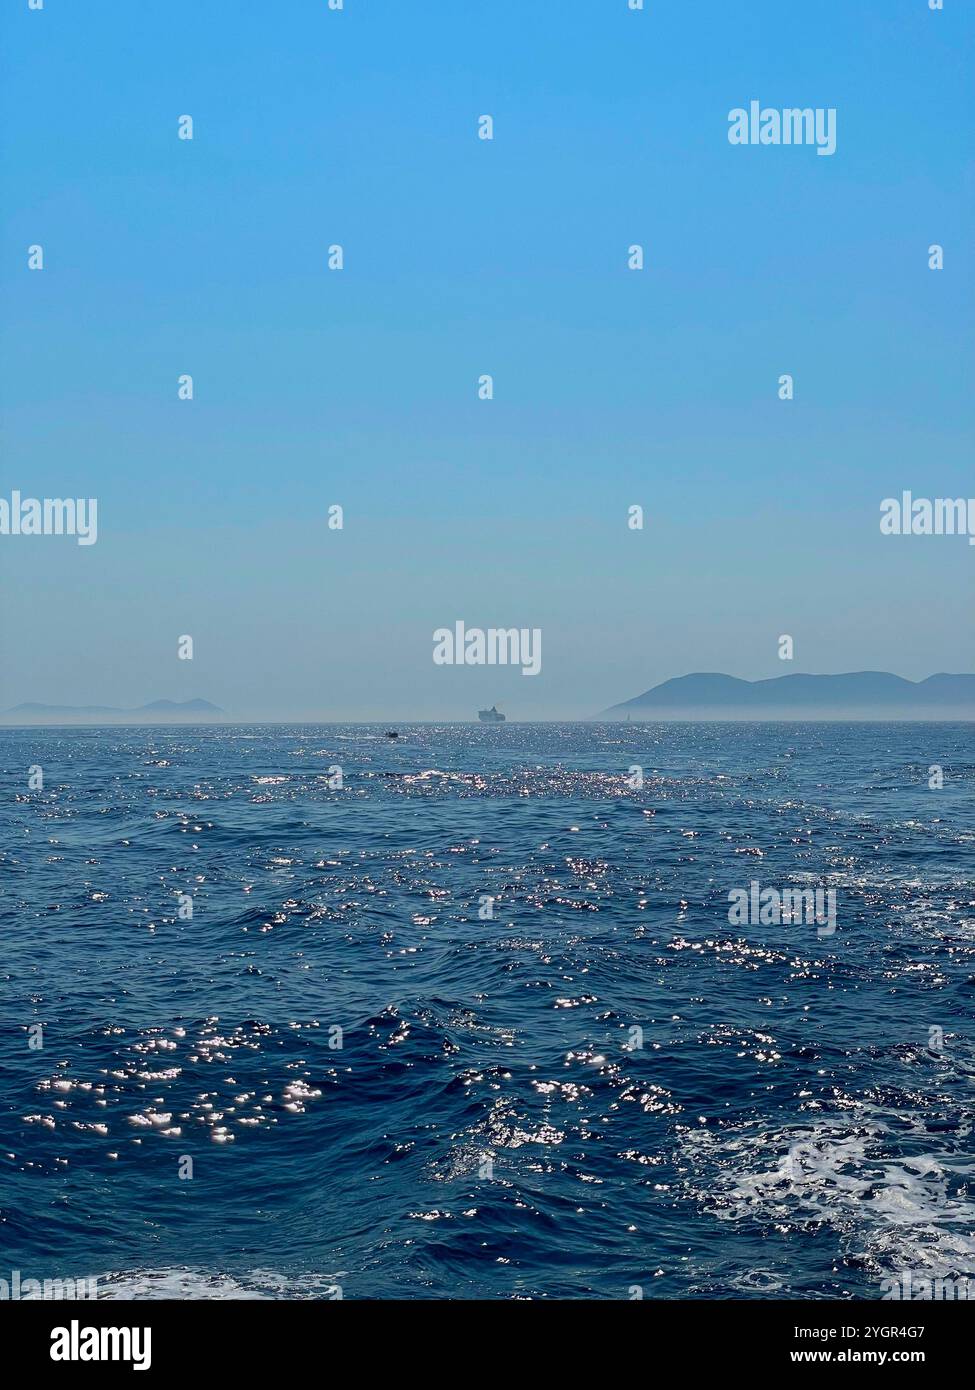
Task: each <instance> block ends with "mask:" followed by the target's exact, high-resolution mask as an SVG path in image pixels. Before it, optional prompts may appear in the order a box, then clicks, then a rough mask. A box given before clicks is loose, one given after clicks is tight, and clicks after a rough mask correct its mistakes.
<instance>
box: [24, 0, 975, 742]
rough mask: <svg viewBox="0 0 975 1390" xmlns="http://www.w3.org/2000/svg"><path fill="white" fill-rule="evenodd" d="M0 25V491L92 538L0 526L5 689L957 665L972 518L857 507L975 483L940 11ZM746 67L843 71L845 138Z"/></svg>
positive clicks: (569, 695) (392, 0)
mask: <svg viewBox="0 0 975 1390" xmlns="http://www.w3.org/2000/svg"><path fill="white" fill-rule="evenodd" d="M0 36H2V49H3V58H2V66H3V72H2V78H3V81H2V98H0V101H2V106H0V114H2V123H3V131H4V134H3V149H2V171H0V172H2V187H3V193H4V198H3V202H4V207H5V209H6V212H5V217H4V225H3V240H2V255H0V274H2V285H0V288H2V293H3V301H4V305H5V311H4V320H5V322H4V328H3V337H2V362H0V401H2V423H3V437H2V438H3V453H2V459H3V463H2V480H0V495H5V496H9V494H10V492H11V490H12V489H14V488H19V489H20V490H21V492H22V493H24V494H25V495H28V494H29V495H34V496H64V495H77V496H86V497H87V496H96V497H97V498H98V506H99V539H98V543H97V544H96V545H94V546H89V547H79V546H77V545H76V544H75V543H74V541H72V540H67V539H56V538H31V539H27V538H12V537H0V581H2V588H0V622H2V625H3V639H4V640H3V645H4V648H5V651H6V654H7V660H5V661H4V663H3V665H2V671H0V708H6V707H7V706H9V705H11V704H14V703H16V702H19V701H21V700H40V701H45V702H49V703H110V704H121V705H135V704H140V703H142V702H143V701H146V700H150V699H154V698H158V697H168V698H174V699H183V698H189V697H190V696H194V695H199V696H203V697H206V698H209V699H211V700H214V701H215V702H217V703H218V704H220V705H222V706H224V707H225V708H226V709H227V710H228V711H230V712H231V713H233V714H235V715H238V716H240V717H249V716H256V717H273V718H289V717H323V718H356V717H359V718H370V717H376V718H383V717H387V716H388V717H402V718H408V717H411V716H412V717H417V718H439V717H456V718H467V717H470V715H471V714H472V712H473V711H474V710H475V709H476V708H477V707H478V706H479V705H481V704H483V703H485V702H486V703H489V704H490V703H491V702H493V701H495V700H497V701H499V702H500V703H501V704H502V705H503V706H504V707H505V708H506V709H507V711H508V713H509V717H512V718H532V717H545V716H550V715H554V716H573V715H587V714H590V713H592V712H594V711H596V710H598V709H601V708H603V707H604V706H606V705H608V704H610V703H613V702H615V701H617V700H622V699H626V698H628V697H630V696H632V695H635V694H637V693H638V692H639V691H641V690H643V689H645V688H647V687H648V686H650V685H653V684H655V683H657V682H658V681H661V680H664V679H666V678H668V677H670V676H674V675H679V674H683V673H685V672H687V671H692V670H723V671H727V672H730V673H731V674H734V675H739V676H745V677H749V678H757V677H763V676H771V675H780V674H787V673H788V672H789V671H794V670H810V671H840V670H851V669H852V670H856V669H864V668H880V669H889V670H892V671H896V672H898V673H899V674H902V675H906V676H909V677H912V678H918V677H923V676H925V675H928V674H930V673H931V672H933V671H937V670H956V671H958V670H972V669H975V659H973V651H972V628H973V624H972V611H973V607H972V605H973V599H975V583H973V574H975V549H973V548H972V547H970V546H969V545H967V544H966V543H965V541H964V540H962V539H955V538H925V537H919V538H891V537H882V536H881V535H880V532H879V524H878V523H879V504H880V501H881V499H882V498H884V497H886V496H889V495H891V494H896V493H899V492H900V490H901V489H902V488H911V489H912V490H913V491H914V492H915V493H916V494H917V495H925V496H930V497H934V496H961V495H966V496H967V495H973V496H975V468H973V466H972V443H973V435H975V428H973V425H975V421H973V404H972V393H971V380H972V344H971V323H972V316H973V308H975V305H973V292H972V288H973V286H972V266H971V256H972V239H973V238H972V231H973V193H972V181H971V172H970V169H971V164H970V161H971V150H972V133H973V129H975V110H973V97H972V91H971V82H970V73H971V66H972V59H973V54H975V42H973V40H975V17H973V10H972V7H971V5H969V4H967V3H963V0H945V9H944V11H942V12H931V11H930V10H929V9H928V6H927V0H871V3H868V2H867V0H858V3H855V4H851V3H849V0H817V3H815V4H812V3H807V4H798V3H785V0H778V2H777V3H772V2H771V0H748V3H741V4H734V3H729V0H701V3H692V2H691V0H646V8H645V10H644V11H643V12H631V11H630V10H629V9H628V8H627V5H626V0H491V3H490V4H475V3H460V0H413V2H412V3H409V2H408V0H346V4H345V9H344V10H343V11H342V12H340V13H336V12H332V11H329V10H328V8H327V6H326V3H325V0H288V3H283V2H282V3H269V2H268V3H265V2H264V0H195V2H194V3H193V4H173V3H170V0H139V3H138V4H134V3H132V2H131V0H91V3H86V4H84V5H81V4H78V3H77V0H45V7H44V9H43V11H39V12H34V11H30V10H28V8H27V0H22V3H21V2H20V0H4V6H3V11H2V17H0ZM753 98H755V99H758V100H760V101H761V102H762V103H763V105H767V106H775V107H780V108H781V107H783V106H812V107H819V106H823V107H830V106H832V107H835V108H836V109H837V150H836V153H835V154H834V155H833V156H832V157H827V158H823V157H819V156H817V154H816V152H815V149H810V148H803V147H799V148H796V147H792V148H785V147H780V148H776V147H767V148H763V147H759V148H750V147H748V148H739V147H736V146H732V145H730V144H729V143H728V139H727V131H728V112H729V111H730V110H731V109H732V108H734V107H738V106H747V105H748V102H749V101H750V100H751V99H753ZM484 113H489V114H491V115H492V116H493V118H494V122H495V138H494V140H493V141H492V142H486V141H481V140H478V139H477V138H476V122H477V118H478V116H480V115H482V114H484ZM184 114H189V115H191V116H192V117H193V120H194V127H195V129H194V139H193V141H192V142H188V141H181V140H179V139H177V121H178V118H179V117H180V116H181V115H184ZM334 242H338V243H341V244H342V245H343V246H344V248H345V258H346V265H345V269H344V270H343V271H341V272H329V271H328V270H327V268H326V256H327V248H328V246H329V245H330V244H331V243H334ZM632 242H640V243H642V244H643V245H644V247H645V253H646V269H645V270H644V271H643V272H642V273H639V272H631V271H628V270H627V268H626V250H627V247H628V246H629V245H630V244H631V243H632ZM933 242H939V243H942V244H943V245H944V247H945V257H946V265H945V269H944V271H943V272H940V273H939V272H932V271H930V270H929V269H928V267H927V248H928V246H929V244H931V243H933ZM34 243H40V244H42V245H43V246H44V254H45V269H44V270H43V272H41V273H38V272H30V271H28V269H27V247H28V246H29V245H31V244H34ZM184 372H188V373H192V375H193V378H194V385H195V399H194V400H193V401H192V402H191V403H190V402H181V401H179V400H177V394H176V391H177V378H178V376H179V375H180V374H181V373H184ZM485 372H487V373H491V374H493V376H494V380H495V399H494V400H493V401H490V402H483V401H479V400H478V399H477V396H476V381H477V378H478V376H479V375H480V374H481V373H485ZM785 372H788V373H791V374H793V375H794V378H795V391H796V398H795V400H794V401H792V402H783V401H780V400H779V399H778V396H777V382H778V377H779V375H780V374H781V373H785ZM331 503H340V504H342V505H343V506H344V508H345V529H344V531H342V532H334V531H330V530H328V528H327V526H326V515H327V508H328V506H329V504H331ZM632 503H639V504H641V505H642V506H643V507H644V508H645V510H646V527H645V529H644V531H643V532H642V533H640V532H632V531H630V530H628V529H627V526H626V512H627V507H628V506H629V505H630V504H632ZM458 618H461V619H464V620H465V621H466V622H467V623H468V625H477V626H482V627H488V626H505V627H508V626H531V627H540V628H541V629H542V633H543V639H542V648H543V660H542V674H541V675H540V676H538V677H535V678H526V677H523V676H521V675H520V674H519V673H518V672H517V671H511V670H506V669H497V668H493V669H490V670H488V669H481V668H476V667H475V668H467V669H453V668H444V667H438V666H434V664H433V662H432V660H431V651H432V633H433V630H434V628H436V627H439V626H442V625H450V624H452V623H453V622H454V621H455V620H456V619H458ZM182 633H189V634H191V635H192V636H193V637H194V640H195V658H194V660H193V661H192V662H181V661H178V660H177V656H176V643H177V637H178V636H179V635H180V634H182ZM781 633H789V634H791V635H792V636H793V637H794V639H795V644H796V660H795V662H794V663H792V664H791V665H789V664H787V663H784V662H780V661H779V660H778V657H777V639H778V636H779V634H781Z"/></svg>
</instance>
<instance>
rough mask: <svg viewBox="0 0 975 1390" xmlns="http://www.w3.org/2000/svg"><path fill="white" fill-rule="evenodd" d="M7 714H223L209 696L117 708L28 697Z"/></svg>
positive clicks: (127, 718)
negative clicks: (42, 701) (43, 701)
mask: <svg viewBox="0 0 975 1390" xmlns="http://www.w3.org/2000/svg"><path fill="white" fill-rule="evenodd" d="M5 714H7V715H10V716H12V717H13V718H15V719H36V720H40V721H46V720H51V719H99V720H100V719H105V720H107V721H108V722H109V723H116V722H120V723H121V722H124V723H139V722H143V723H146V724H156V723H164V722H166V721H167V720H170V719H185V718H186V717H187V716H188V715H204V716H207V715H211V714H223V710H222V709H221V708H220V706H219V705H212V704H211V703H210V701H209V700H184V701H182V703H180V702H179V701H176V700H153V701H152V703H151V704H148V705H140V706H139V707H138V709H116V708H115V707H114V706H112V705H41V704H38V703H36V702H34V701H28V702H27V703H25V704H22V705H14V707H13V709H8V710H6V711H5Z"/></svg>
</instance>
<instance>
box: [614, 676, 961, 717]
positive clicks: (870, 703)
mask: <svg viewBox="0 0 975 1390" xmlns="http://www.w3.org/2000/svg"><path fill="white" fill-rule="evenodd" d="M596 718H597V719H606V720H620V719H622V720H625V719H627V718H629V719H634V718H637V719H719V720H725V719H727V720H740V719H791V720H796V719H840V720H842V719H878V720H883V719H897V720H915V719H936V720H967V719H975V675H953V674H949V673H947V672H939V673H938V674H936V675H933V676H928V677H927V678H926V679H925V680H921V681H910V680H906V679H905V678H904V677H903V676H895V675H893V674H892V673H891V672H890V671H847V672H843V673H841V674H838V675H833V676H814V675H809V674H807V673H799V672H797V673H796V674H794V675H788V676H773V677H770V678H768V679H766V680H758V681H748V680H742V679H740V678H739V677H737V676H726V675H724V674H723V673H722V672H719V671H696V672H694V673H693V674H691V675H687V676H676V677H675V678H674V679H672V680H667V681H664V682H663V683H662V684H660V685H655V686H653V687H652V688H651V689H650V690H645V691H644V692H643V694H642V695H636V696H634V698H633V699H632V700H624V701H623V703H622V704H618V705H611V706H610V707H609V709H606V710H603V712H602V713H601V714H598V715H596Z"/></svg>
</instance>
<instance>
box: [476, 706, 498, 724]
mask: <svg viewBox="0 0 975 1390" xmlns="http://www.w3.org/2000/svg"><path fill="white" fill-rule="evenodd" d="M477 717H478V719H479V720H480V721H481V723H482V724H503V723H504V715H503V714H502V713H501V711H500V710H499V709H498V707H497V705H492V706H491V708H490V709H479V710H478V711H477Z"/></svg>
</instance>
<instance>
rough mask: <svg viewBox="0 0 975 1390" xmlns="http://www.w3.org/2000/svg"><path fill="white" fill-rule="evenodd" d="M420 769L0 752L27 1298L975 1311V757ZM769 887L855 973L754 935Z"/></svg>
mask: <svg viewBox="0 0 975 1390" xmlns="http://www.w3.org/2000/svg"><path fill="white" fill-rule="evenodd" d="M400 733H401V737H400V738H399V740H398V741H395V742H394V741H391V740H389V739H387V738H385V737H384V736H383V730H382V729H381V728H377V727H375V726H362V725H360V726H348V727H342V726H336V725H328V726H317V727H313V726H302V727H281V726H277V727H241V728H233V727H226V726H221V727H211V728H189V729H188V728H175V729H174V728H152V729H145V728H142V729H137V728H128V729H93V728H92V729H48V730H36V729H21V730H9V729H8V730H5V731H0V748H2V756H0V766H2V768H3V782H4V787H3V797H2V799H0V818H2V827H0V829H2V836H0V850H2V854H0V859H2V871H3V899H2V908H0V913H2V916H0V941H2V947H3V950H2V957H0V1277H2V1278H9V1277H10V1276H9V1271H11V1270H14V1269H16V1270H19V1271H20V1272H21V1275H22V1277H24V1278H27V1277H35V1278H45V1277H81V1276H88V1277H92V1276H94V1277H97V1278H98V1280H99V1282H100V1285H101V1288H102V1290H103V1293H105V1294H106V1295H108V1296H115V1297H132V1296H174V1295H175V1296H180V1297H282V1298H323V1297H329V1296H334V1293H332V1294H330V1291H334V1290H335V1289H336V1288H340V1289H341V1291H342V1295H343V1296H344V1297H345V1298H364V1297H365V1298H384V1297H408V1298H424V1297H437V1298H444V1297H485V1298H525V1297H536V1298H537V1297H566V1298H593V1297H595V1298H610V1299H626V1298H630V1297H633V1296H634V1294H635V1292H637V1291H642V1293H643V1296H644V1297H646V1298H762V1297H769V1296H774V1297H794V1298H835V1297H851V1298H865V1299H872V1298H879V1297H880V1296H881V1289H882V1281H883V1280H884V1279H887V1278H890V1277H893V1276H896V1275H899V1274H901V1273H902V1272H903V1271H913V1272H914V1273H915V1275H927V1276H928V1277H932V1276H939V1277H963V1276H967V1277H971V1276H973V1275H975V1190H973V1184H975V1144H973V1136H972V1113H973V1112H972V1084H973V1080H975V1045H973V1009H975V796H973V790H975V746H973V736H972V729H971V726H970V725H949V724H940V725H936V724H886V725H884V724H847V725H839V724H805V725H789V724H766V725H755V724H738V725H735V724H709V725H675V724H670V725H638V724H631V725H619V724H616V725H608V724H535V725H533V724H507V725H503V726H498V727H489V726H478V725H473V726H469V725H444V726H439V727H437V726H432V725H423V726H417V727H401V729H400ZM935 764H937V765H939V766H941V767H942V768H943V772H944V786H943V787H942V788H940V789H931V788H930V787H929V768H930V767H931V766H932V765H935ZM33 765H39V766H40V767H41V768H42V769H43V776H44V786H43V789H41V790H30V789H29V787H28V768H29V767H31V766H33ZM635 765H639V766H640V767H642V768H643V777H644V781H643V786H642V787H636V786H631V785H630V784H629V782H628V780H627V779H628V777H629V776H630V769H631V768H632V767H633V766H635ZM335 767H340V768H341V770H342V781H343V785H342V786H341V788H339V787H337V786H332V785H330V781H329V779H330V776H331V778H332V780H333V781H334V780H335V774H334V772H332V773H330V771H329V770H330V768H332V769H334V768H335ZM753 880H757V881H758V882H760V884H761V885H762V886H763V887H764V886H766V885H770V886H776V887H779V888H786V887H790V886H798V887H817V886H818V887H822V888H824V889H833V890H835V892H836V903H837V913H836V917H837V924H836V931H835V934H833V935H831V936H821V935H819V933H818V932H817V929H816V927H815V926H808V925H806V924H804V923H802V924H792V925H777V926H775V925H770V926H761V925H747V926H740V925H736V926H732V925H730V924H729V919H728V894H729V891H731V890H732V889H735V888H747V887H748V885H749V883H750V882H751V881H753ZM181 895H185V897H183V899H182V902H183V911H184V912H185V911H186V900H187V898H188V899H190V900H191V904H192V918H191V919H187V918H185V917H181V916H180V903H181ZM487 899H493V917H491V916H487V915H485V914H486V913H487V912H488V911H489V910H491V906H492V905H491V903H490V902H488V901H486V900H487ZM34 1024H41V1025H42V1028H43V1031H42V1033H41V1034H40V1035H39V1034H38V1033H37V1032H36V1030H35V1031H33V1032H31V1031H30V1030H31V1025H34ZM338 1030H341V1032H339V1031H338ZM38 1037H40V1038H41V1040H42V1042H43V1047H36V1046H35V1047H31V1046H30V1045H29V1044H30V1042H31V1040H32V1039H33V1040H34V1041H35V1042H36V1040H37V1039H38ZM339 1043H341V1046H339V1045H338V1044H339ZM187 1160H192V1177H187V1176H181V1175H180V1174H181V1170H182V1171H184V1172H185V1171H187V1170H188V1164H187Z"/></svg>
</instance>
